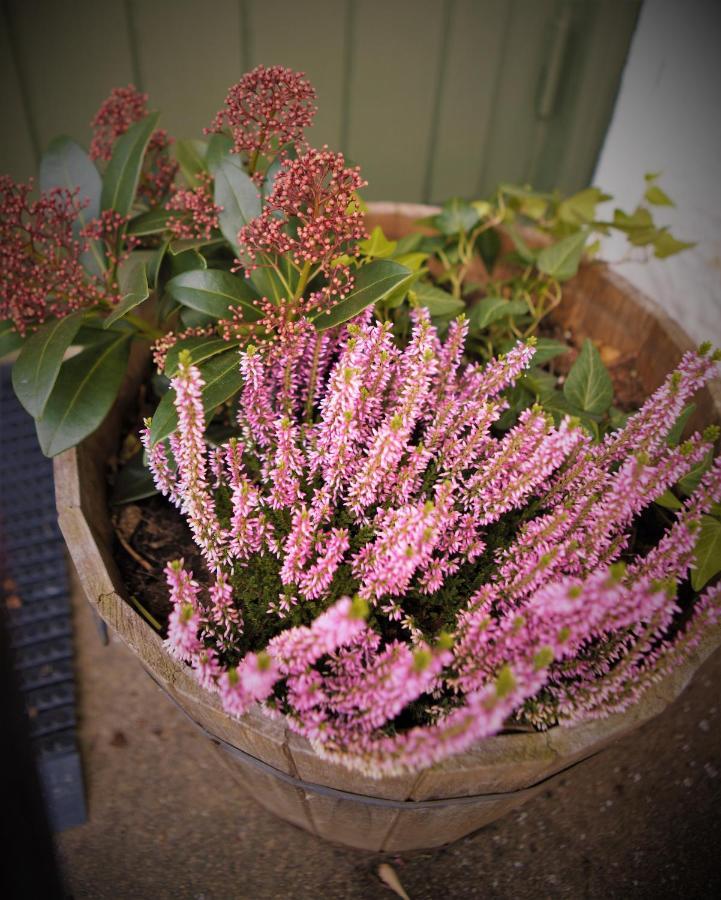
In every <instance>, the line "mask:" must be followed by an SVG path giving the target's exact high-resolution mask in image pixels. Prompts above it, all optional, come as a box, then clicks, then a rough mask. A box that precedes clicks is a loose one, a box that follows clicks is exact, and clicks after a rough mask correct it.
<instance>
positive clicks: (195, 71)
mask: <svg viewBox="0 0 721 900" xmlns="http://www.w3.org/2000/svg"><path fill="white" fill-rule="evenodd" d="M133 12H134V19H135V24H136V28H135V31H136V35H137V42H138V65H139V67H140V71H141V72H142V76H143V89H144V90H145V91H147V93H148V94H149V95H150V100H149V103H150V106H151V108H153V109H159V110H160V111H161V119H160V124H161V125H162V127H163V128H167V130H168V131H169V132H170V134H171V135H173V136H175V137H179V138H191V137H192V138H200V137H202V136H203V134H202V131H203V128H205V127H207V126H208V125H210V122H211V120H212V118H213V116H214V115H215V113H216V112H217V111H218V110H219V109H220V108H221V107H222V105H223V100H224V99H225V95H226V93H227V91H228V88H229V87H230V86H231V85H232V84H235V82H237V81H238V79H239V78H240V76H241V75H242V74H243V70H244V64H243V61H242V60H241V53H242V34H241V21H240V10H239V4H238V2H237V0H205V2H204V3H203V4H202V5H201V4H199V3H198V2H197V0H144V2H140V3H138V2H135V3H134V4H133Z"/></svg>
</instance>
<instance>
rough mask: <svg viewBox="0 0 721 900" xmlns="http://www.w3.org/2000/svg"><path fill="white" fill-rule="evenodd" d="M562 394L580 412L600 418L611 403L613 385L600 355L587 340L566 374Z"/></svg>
mask: <svg viewBox="0 0 721 900" xmlns="http://www.w3.org/2000/svg"><path fill="white" fill-rule="evenodd" d="M563 393H564V395H565V397H566V399H567V400H568V401H569V402H570V403H572V404H573V405H574V406H576V407H578V408H579V409H580V410H582V411H583V412H586V413H590V414H591V415H597V416H601V415H603V414H604V413H605V412H606V411H607V410H608V408H609V407H610V405H611V403H612V401H613V383H612V382H611V376H610V375H609V374H608V370H607V369H606V367H605V366H604V364H603V360H602V359H601V355H600V354H599V352H598V350H597V349H596V348H595V346H594V345H593V343H592V341H590V340H589V339H588V338H586V340H585V341H584V343H583V348H582V350H581V353H580V354H579V356H578V358H577V359H576V361H575V362H574V364H573V366H572V367H571V371H570V372H569V373H568V377H567V378H566V381H565V384H564V385H563Z"/></svg>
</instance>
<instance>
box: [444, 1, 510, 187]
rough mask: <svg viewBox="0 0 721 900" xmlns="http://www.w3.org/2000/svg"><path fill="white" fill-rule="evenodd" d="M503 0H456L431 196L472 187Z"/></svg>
mask: <svg viewBox="0 0 721 900" xmlns="http://www.w3.org/2000/svg"><path fill="white" fill-rule="evenodd" d="M509 12H510V4H509V3H508V0H486V2H484V3H478V2H476V0H456V2H455V4H454V9H453V18H452V21H451V31H450V41H449V46H448V52H447V54H446V72H445V78H444V84H443V94H442V97H441V104H440V110H439V115H438V121H437V123H436V128H437V129H438V139H437V142H436V152H435V154H434V159H433V160H432V181H431V191H430V197H429V198H428V199H430V200H432V201H442V200H444V199H447V198H448V197H452V196H456V195H469V194H470V193H473V191H474V190H475V188H476V182H477V177H478V168H479V164H480V160H481V159H482V157H483V153H484V150H485V147H486V143H487V141H488V137H489V120H490V117H491V113H492V111H493V100H494V96H495V88H496V83H495V79H496V75H497V72H498V68H499V66H500V61H501V57H502V52H503V40H502V37H503V34H504V31H505V27H506V22H507V18H508V15H509Z"/></svg>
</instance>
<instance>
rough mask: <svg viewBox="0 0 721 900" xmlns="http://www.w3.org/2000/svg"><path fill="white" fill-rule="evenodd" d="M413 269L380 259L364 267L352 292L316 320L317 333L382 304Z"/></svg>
mask: <svg viewBox="0 0 721 900" xmlns="http://www.w3.org/2000/svg"><path fill="white" fill-rule="evenodd" d="M412 274H413V273H412V272H411V270H410V269H407V268H406V267H405V266H401V265H399V264H398V263H397V262H393V260H390V259H378V260H375V261H374V262H370V263H368V265H366V266H362V267H361V268H360V269H358V271H357V272H356V273H355V285H354V288H353V290H352V292H351V293H350V294H349V295H348V296H347V297H346V298H345V299H344V300H341V302H340V303H337V304H336V305H335V306H334V307H333V308H332V309H331V310H330V312H328V313H321V314H320V315H316V316H315V318H314V320H313V321H314V323H315V327H316V328H317V330H318V331H326V330H327V329H328V328H333V326H334V325H340V324H342V323H343V322H347V321H348V320H349V319H352V318H353V317H354V316H357V315H358V313H360V312H362V311H363V310H364V309H365V308H366V307H367V306H371V305H372V304H373V303H379V302H380V301H381V300H383V299H385V298H386V297H387V296H388V295H389V294H390V293H391V291H392V290H393V289H394V288H396V287H398V285H399V284H400V283H401V282H402V281H403V280H404V279H405V278H408V276H409V275H412Z"/></svg>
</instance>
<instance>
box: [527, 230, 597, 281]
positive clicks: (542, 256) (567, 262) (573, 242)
mask: <svg viewBox="0 0 721 900" xmlns="http://www.w3.org/2000/svg"><path fill="white" fill-rule="evenodd" d="M587 237H588V235H587V234H586V232H585V231H579V232H578V233H576V234H570V235H569V236H568V237H565V238H561V240H560V241H557V242H556V243H555V244H551V246H550V247H544V248H543V250H541V252H540V253H539V254H538V260H537V262H536V265H537V266H538V268H539V270H540V271H541V272H544V273H545V274H546V275H550V276H551V278H555V279H556V280H557V281H567V280H568V279H569V278H573V276H574V275H575V274H576V273H577V272H578V267H579V265H580V264H581V259H582V257H583V248H584V246H585V244H586V239H587Z"/></svg>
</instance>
